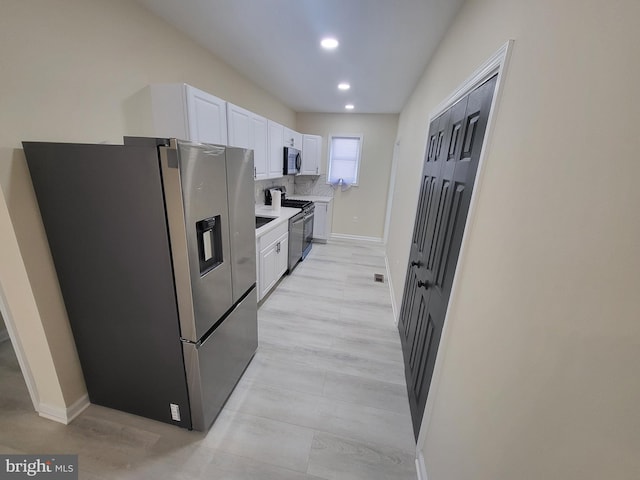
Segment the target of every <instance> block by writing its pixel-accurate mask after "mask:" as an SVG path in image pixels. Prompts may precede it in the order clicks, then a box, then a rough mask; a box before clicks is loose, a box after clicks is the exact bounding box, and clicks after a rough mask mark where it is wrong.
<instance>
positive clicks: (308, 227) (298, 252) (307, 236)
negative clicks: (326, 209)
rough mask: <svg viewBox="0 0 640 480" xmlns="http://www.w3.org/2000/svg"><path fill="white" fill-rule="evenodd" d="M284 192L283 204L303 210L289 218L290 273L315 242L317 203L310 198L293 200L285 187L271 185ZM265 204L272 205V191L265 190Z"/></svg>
mask: <svg viewBox="0 0 640 480" xmlns="http://www.w3.org/2000/svg"><path fill="white" fill-rule="evenodd" d="M271 189H276V190H280V191H281V192H282V203H281V204H282V206H283V207H291V208H300V209H302V211H301V212H300V213H298V214H296V215H295V216H293V217H291V219H290V220H289V262H288V273H291V272H293V269H294V268H296V265H298V263H299V262H300V261H302V260H304V259H305V258H306V257H307V255H308V254H309V252H310V251H311V246H312V243H313V217H314V215H315V213H314V211H315V205H314V204H313V202H311V201H309V200H291V199H288V198H286V193H285V192H286V189H285V187H271ZM264 203H265V205H271V193H270V192H269V190H268V189H267V190H265V202H264Z"/></svg>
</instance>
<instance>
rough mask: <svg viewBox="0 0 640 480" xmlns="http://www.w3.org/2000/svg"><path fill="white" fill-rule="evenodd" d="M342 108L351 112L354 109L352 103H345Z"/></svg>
mask: <svg viewBox="0 0 640 480" xmlns="http://www.w3.org/2000/svg"><path fill="white" fill-rule="evenodd" d="M344 108H346V109H347V110H353V109H354V108H355V107H354V106H353V104H352V103H347V104H346V105H345V106H344Z"/></svg>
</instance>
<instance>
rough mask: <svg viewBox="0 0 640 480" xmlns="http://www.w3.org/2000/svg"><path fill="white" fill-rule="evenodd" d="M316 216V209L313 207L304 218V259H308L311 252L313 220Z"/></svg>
mask: <svg viewBox="0 0 640 480" xmlns="http://www.w3.org/2000/svg"><path fill="white" fill-rule="evenodd" d="M314 216H315V213H314V208H313V207H311V208H310V209H309V210H308V211H307V213H306V214H305V216H304V229H303V237H304V240H303V245H302V258H303V259H304V258H306V256H307V255H309V252H310V251H311V245H312V243H313V218H314Z"/></svg>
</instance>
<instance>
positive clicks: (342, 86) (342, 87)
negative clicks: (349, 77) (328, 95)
mask: <svg viewBox="0 0 640 480" xmlns="http://www.w3.org/2000/svg"><path fill="white" fill-rule="evenodd" d="M338 88H339V89H340V90H349V89H350V88H351V85H349V84H348V83H347V82H342V83H339V84H338Z"/></svg>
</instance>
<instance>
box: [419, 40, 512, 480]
mask: <svg viewBox="0 0 640 480" xmlns="http://www.w3.org/2000/svg"><path fill="white" fill-rule="evenodd" d="M513 45H514V40H509V41H507V42H506V43H505V44H503V45H502V46H501V47H500V48H499V49H498V50H497V51H496V52H495V53H494V54H493V55H492V56H491V57H489V58H488V59H487V60H486V61H485V62H484V63H483V64H482V65H481V66H480V67H479V68H478V69H476V71H475V72H473V73H472V74H471V75H470V76H469V78H467V80H465V81H464V82H463V83H462V84H461V85H460V86H459V87H458V88H456V89H455V90H454V91H453V92H452V93H451V94H450V95H449V96H448V97H447V98H446V99H445V100H443V101H442V102H441V103H440V104H439V105H438V106H437V107H436V108H435V109H434V110H433V111H432V113H431V114H430V116H429V122H430V125H431V122H433V120H434V119H436V118H438V116H440V115H442V114H443V113H444V112H445V111H447V110H449V109H450V108H451V107H452V106H454V105H455V104H456V102H458V101H459V100H460V99H462V98H464V97H465V96H466V95H468V94H469V93H470V92H472V91H473V90H474V89H476V88H477V87H478V86H480V85H482V84H483V83H485V82H486V81H487V80H488V79H490V78H491V77H493V76H495V75H497V81H496V85H495V88H494V93H493V99H492V101H491V109H490V113H489V118H488V120H487V125H486V129H485V133H484V138H483V142H482V148H481V151H480V158H479V161H478V167H477V171H476V174H475V185H474V188H473V191H472V194H471V200H470V204H469V209H468V213H467V217H466V221H465V229H464V231H465V232H467V231H469V228H470V225H471V224H472V222H473V218H474V212H475V208H476V202H477V197H478V192H479V190H480V189H481V186H482V184H481V180H482V173H483V167H484V159H485V157H486V155H487V151H488V148H487V146H488V145H489V144H490V141H491V138H492V134H493V124H494V119H495V113H496V111H497V107H498V105H499V103H500V99H501V96H502V91H503V87H504V75H505V73H506V71H507V69H508V64H509V59H510V56H511V53H512V50H513ZM465 127H466V125H465ZM463 130H464V132H463V138H464V137H465V136H466V133H467V131H468V128H463ZM452 137H453V134H452ZM458 137H459V135H458ZM456 141H457V143H458V145H457V148H459V149H462V148H463V147H464V144H465V141H460V139H459V138H456ZM427 145H428V146H429V147H431V139H430V138H429V137H427ZM447 146H449V145H448V144H447ZM429 150H431V148H429ZM444 150H445V152H446V157H447V158H446V159H447V160H448V159H449V150H450V149H449V148H446V149H444ZM464 157H465V156H464V155H463V154H462V152H461V153H460V158H461V160H463V159H464ZM455 190H456V191H455V192H454V193H456V192H457V190H458V187H457V186H456V188H455ZM457 193H460V198H461V194H462V192H457ZM454 203H455V205H453V204H454ZM459 206H460V202H459V201H458V202H452V205H451V207H452V210H453V211H454V212H452V213H453V217H454V219H453V221H450V222H449V224H448V225H446V226H445V228H444V231H443V235H444V236H446V237H447V238H446V241H445V242H443V245H442V248H443V249H442V251H441V252H440V255H442V258H438V262H439V265H437V266H436V272H437V273H436V278H434V280H435V281H436V282H437V283H438V284H442V282H443V281H444V278H441V275H442V273H443V271H444V270H445V269H444V268H443V267H444V265H445V264H446V262H447V261H448V260H449V252H448V248H449V245H450V243H451V240H452V238H451V237H452V234H453V231H454V227H455V223H456V222H457V220H458V219H459V213H460V212H456V210H457V209H459ZM466 241H467V236H466V235H465V236H463V238H462V243H461V246H460V253H459V257H458V259H459V261H458V264H457V267H456V269H455V271H454V280H453V283H452V287H451V294H450V296H449V300H448V303H447V305H446V309H447V312H448V311H450V309H449V306H450V305H451V304H452V302H453V301H454V299H455V298H456V295H457V286H458V278H457V275H456V273H457V270H458V268H460V265H461V264H462V263H463V260H464V256H465V253H466ZM438 256H439V254H438V253H436V257H438ZM407 277H408V276H407ZM407 279H408V278H407ZM450 330H451V322H450V320H449V318H448V315H446V316H445V320H444V326H443V329H442V332H441V337H440V339H439V348H438V353H437V356H436V360H435V366H434V370H433V374H432V377H431V382H430V385H429V392H430V394H429V395H428V396H427V401H426V405H425V409H424V414H423V417H422V420H421V424H420V432H419V435H418V439H417V444H416V464H417V467H418V470H419V471H422V472H424V474H425V476H426V473H427V469H426V466H425V464H424V457H423V455H422V450H423V448H424V445H425V441H426V432H427V430H428V428H429V423H430V421H431V417H432V415H433V410H434V398H435V397H436V396H437V392H438V385H439V383H440V378H441V375H442V364H443V361H444V360H443V359H444V358H445V356H446V350H447V346H448V342H449V332H450ZM431 341H432V342H435V341H438V339H434V338H432V339H431ZM421 388H425V385H421Z"/></svg>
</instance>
